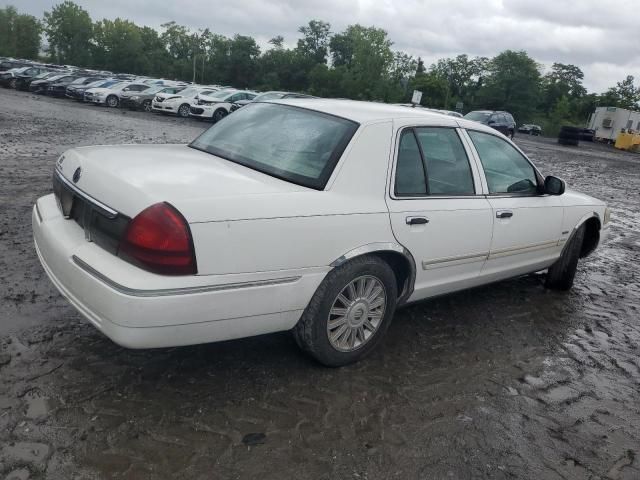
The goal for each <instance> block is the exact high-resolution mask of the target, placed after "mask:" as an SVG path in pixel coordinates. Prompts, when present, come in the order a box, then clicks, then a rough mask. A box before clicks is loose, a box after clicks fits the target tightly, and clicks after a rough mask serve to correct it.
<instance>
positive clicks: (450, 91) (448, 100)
mask: <svg viewBox="0 0 640 480" xmlns="http://www.w3.org/2000/svg"><path fill="white" fill-rule="evenodd" d="M488 63H489V59H487V58H486V57H475V58H469V56H468V55H458V56H457V57H454V58H443V59H440V60H438V61H437V62H436V63H435V64H433V65H432V66H431V68H430V70H431V71H432V72H433V73H434V74H435V75H437V76H438V77H440V78H442V79H444V80H445V81H446V83H447V94H446V97H445V101H444V105H443V107H444V108H446V109H451V108H452V107H453V106H454V105H455V103H457V102H458V101H461V102H463V103H464V104H473V103H474V100H475V96H476V94H477V92H478V90H479V89H480V87H481V86H482V79H483V77H484V76H485V75H486V73H487V68H488Z"/></svg>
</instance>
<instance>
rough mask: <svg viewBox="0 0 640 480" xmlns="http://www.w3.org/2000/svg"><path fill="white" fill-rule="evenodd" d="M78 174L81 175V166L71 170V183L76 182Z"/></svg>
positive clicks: (78, 178)
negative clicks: (73, 170)
mask: <svg viewBox="0 0 640 480" xmlns="http://www.w3.org/2000/svg"><path fill="white" fill-rule="evenodd" d="M80 175H82V168H80V167H78V168H76V171H75V172H73V183H78V180H80Z"/></svg>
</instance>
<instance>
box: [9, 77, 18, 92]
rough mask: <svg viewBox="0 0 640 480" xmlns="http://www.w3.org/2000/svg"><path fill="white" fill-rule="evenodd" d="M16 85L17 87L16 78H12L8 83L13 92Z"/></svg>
mask: <svg viewBox="0 0 640 480" xmlns="http://www.w3.org/2000/svg"><path fill="white" fill-rule="evenodd" d="M17 85H18V80H17V79H16V78H13V79H11V80H10V81H9V87H10V88H13V89H14V90H15V89H16V86H17Z"/></svg>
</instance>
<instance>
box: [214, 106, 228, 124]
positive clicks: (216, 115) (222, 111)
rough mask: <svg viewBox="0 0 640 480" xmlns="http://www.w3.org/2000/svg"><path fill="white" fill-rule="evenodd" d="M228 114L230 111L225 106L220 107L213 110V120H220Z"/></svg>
mask: <svg viewBox="0 0 640 480" xmlns="http://www.w3.org/2000/svg"><path fill="white" fill-rule="evenodd" d="M228 114H229V112H227V111H226V110H225V109H224V108H219V109H218V110H216V111H215V112H213V121H214V122H219V121H220V120H222V119H223V118H224V117H226V116H227V115H228Z"/></svg>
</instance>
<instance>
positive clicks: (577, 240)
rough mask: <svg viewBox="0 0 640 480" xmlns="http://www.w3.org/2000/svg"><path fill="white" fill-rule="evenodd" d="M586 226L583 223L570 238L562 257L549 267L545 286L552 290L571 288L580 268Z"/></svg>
mask: <svg viewBox="0 0 640 480" xmlns="http://www.w3.org/2000/svg"><path fill="white" fill-rule="evenodd" d="M584 233H585V226H584V225H581V226H580V228H578V229H577V230H576V231H575V232H574V234H573V235H572V236H571V238H570V239H569V242H568V243H567V245H566V246H565V248H564V250H563V251H562V255H560V258H559V259H558V260H557V261H556V263H554V264H553V265H551V266H550V267H549V270H548V271H547V278H546V280H545V284H544V286H545V287H546V288H549V289H551V290H569V289H571V287H573V280H574V278H575V276H576V270H577V269H578V259H579V258H580V251H581V250H582V242H583V241H584Z"/></svg>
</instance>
